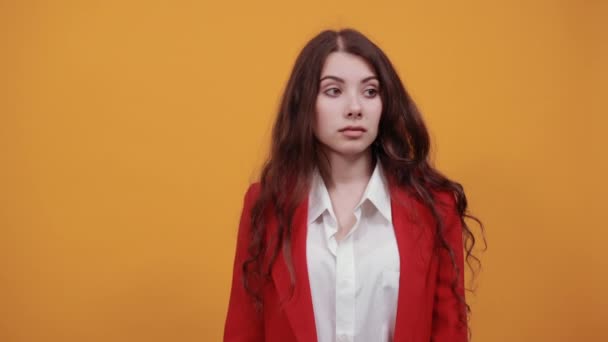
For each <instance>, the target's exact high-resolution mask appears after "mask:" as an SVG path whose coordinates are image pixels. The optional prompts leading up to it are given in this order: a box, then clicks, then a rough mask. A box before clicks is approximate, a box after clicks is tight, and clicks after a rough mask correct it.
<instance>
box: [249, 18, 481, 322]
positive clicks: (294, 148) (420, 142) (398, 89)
mask: <svg viewBox="0 0 608 342" xmlns="http://www.w3.org/2000/svg"><path fill="white" fill-rule="evenodd" d="M336 51H343V52H347V53H350V54H353V55H357V56H360V57H362V58H363V59H365V60H366V61H367V62H368V63H369V64H370V66H371V67H372V68H373V70H374V71H375V72H376V75H377V77H378V79H379V83H380V96H381V99H382V114H381V117H380V123H379V129H378V136H377V139H376V140H375V141H374V143H373V144H372V145H371V152H372V154H373V156H374V157H375V158H377V159H378V160H379V161H380V162H381V163H382V166H383V168H384V170H385V172H386V174H387V175H388V176H389V177H390V178H392V179H394V180H395V181H396V182H397V184H398V186H400V187H402V188H404V189H407V190H408V191H409V192H410V193H411V194H413V195H414V196H415V198H417V199H418V200H420V201H421V202H422V203H424V204H425V205H426V206H427V207H428V208H429V209H430V212H431V213H432V215H433V217H434V219H435V221H436V226H435V229H436V232H435V233H436V234H435V236H436V237H437V238H436V241H437V247H438V248H443V249H445V250H447V252H448V254H449V255H450V258H451V261H452V266H453V267H454V270H455V271H456V272H455V274H456V278H455V279H453V281H452V283H451V288H452V292H453V293H454V295H455V296H457V297H458V299H459V301H460V302H461V304H463V305H464V306H465V307H466V316H465V315H464V312H462V313H461V317H460V319H461V323H463V324H466V326H467V328H468V317H469V315H470V311H471V309H470V307H469V305H468V304H467V303H466V301H465V298H464V297H463V296H461V295H459V294H458V292H457V290H456V288H457V284H458V281H459V280H460V279H458V276H459V274H460V272H459V271H460V270H459V265H457V263H456V261H455V257H454V251H453V250H452V248H451V247H450V245H449V244H448V242H447V241H446V239H445V236H444V224H443V222H442V218H441V217H440V214H439V210H438V209H437V208H436V203H435V200H436V198H435V197H436V196H435V195H434V193H435V192H436V191H448V192H449V193H453V195H454V197H455V200H456V208H457V210H458V214H459V215H460V218H461V222H462V227H463V242H464V249H465V251H466V261H467V264H468V265H469V267H470V268H471V271H473V275H475V269H476V268H477V269H480V267H481V263H480V260H479V258H477V257H476V256H475V255H473V248H474V246H475V241H476V238H475V235H474V234H473V232H472V231H471V229H470V228H469V226H468V225H467V224H466V222H465V221H464V218H465V217H468V218H471V219H473V220H475V221H476V222H477V223H478V224H479V226H480V228H481V233H482V237H483V241H484V245H485V236H484V227H483V224H482V223H481V221H480V220H478V219H477V218H475V217H474V216H472V215H470V214H469V213H468V212H467V198H466V196H465V193H464V190H463V187H462V185H461V184H459V183H457V182H454V181H452V180H450V179H448V178H447V177H446V176H444V175H443V174H441V173H440V172H439V171H438V170H436V169H435V168H434V167H433V166H432V165H431V162H430V160H429V151H430V138H429V133H428V131H427V128H426V125H425V124H424V122H423V119H422V116H421V114H420V111H419V110H418V108H417V107H416V105H415V103H414V101H413V100H412V98H411V97H410V95H409V94H408V92H407V91H406V89H405V87H404V86H403V83H402V82H401V79H400V78H399V76H398V74H397V72H396V71H395V68H394V67H393V65H392V64H391V62H390V61H389V59H388V58H387V56H386V55H385V54H384V53H383V52H382V50H381V49H380V48H379V47H378V46H376V45H375V44H374V43H373V42H372V41H370V40H369V39H368V38H367V37H365V36H364V35H363V34H362V33H360V32H358V31H357V30H354V29H343V30H340V31H332V30H326V31H323V32H321V33H319V34H318V35H317V36H315V37H314V38H313V39H312V40H310V41H309V42H308V43H307V44H306V45H305V46H304V48H303V49H302V51H301V52H300V54H299V55H298V57H297V59H296V61H295V65H294V66H293V70H292V73H291V76H290V78H289V81H288V82H287V85H286V87H285V91H284V94H283V96H282V100H281V103H280V106H279V109H278V114H277V117H276V121H275V123H274V127H273V131H272V142H271V150H270V155H269V157H268V159H267V161H266V163H265V165H264V167H263V169H262V172H261V176H260V183H261V189H260V193H259V195H258V197H257V199H256V201H255V203H254V205H253V207H252V210H251V218H250V220H251V232H250V237H251V239H250V241H249V246H248V253H249V255H248V258H247V259H246V260H245V262H244V263H243V265H242V270H243V274H244V286H245V289H246V290H247V292H248V293H249V294H250V295H251V296H252V297H253V299H254V301H255V303H256V304H257V307H258V309H260V310H261V309H263V305H262V300H263V298H262V286H263V284H264V283H265V282H266V281H268V280H269V279H270V272H271V268H272V265H273V263H274V261H275V260H276V257H277V255H278V253H279V251H280V249H281V248H282V249H283V252H284V255H285V258H286V261H287V263H288V267H289V270H290V273H291V280H292V291H293V284H294V283H295V281H294V278H295V276H296V275H295V274H294V270H293V264H292V260H291V245H290V242H291V234H292V227H291V223H292V219H293V214H294V212H295V209H296V207H297V205H298V203H299V202H300V201H301V200H302V199H304V198H305V196H307V194H308V190H309V186H310V176H311V174H312V171H313V170H314V168H315V167H318V169H319V171H320V173H321V175H323V177H324V178H326V176H327V175H328V174H329V167H330V166H329V162H328V159H327V156H325V155H324V154H323V151H322V149H321V148H320V142H319V141H318V140H317V139H316V138H315V136H314V134H313V125H314V120H315V103H316V98H317V94H318V92H319V78H320V77H321V71H322V68H323V65H324V62H325V59H326V58H327V56H328V55H329V54H330V53H332V52H336ZM375 158H373V159H372V160H376V159H375ZM326 179H327V178H326ZM269 211H270V212H272V214H273V215H274V216H275V217H276V220H277V223H278V224H277V225H278V228H277V231H276V234H274V235H275V236H272V237H268V236H267V231H266V228H267V225H266V223H267V219H268V216H267V213H268V212H269ZM473 264H475V266H478V267H473ZM469 291H470V290H469ZM292 293H293V292H292ZM469 334H470V329H469Z"/></svg>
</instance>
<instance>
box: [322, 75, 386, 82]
mask: <svg viewBox="0 0 608 342" xmlns="http://www.w3.org/2000/svg"><path fill="white" fill-rule="evenodd" d="M327 79H331V80H334V81H337V82H340V83H344V80H343V79H341V78H340V77H337V76H332V75H327V76H323V77H322V78H321V80H319V83H320V82H323V80H327ZM373 79H375V80H376V81H378V77H376V76H368V77H366V78H364V79H362V80H361V83H365V82H368V81H371V80H373Z"/></svg>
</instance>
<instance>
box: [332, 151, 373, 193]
mask: <svg viewBox="0 0 608 342" xmlns="http://www.w3.org/2000/svg"><path fill="white" fill-rule="evenodd" d="M328 158H329V164H330V165H331V168H330V170H329V177H331V179H329V180H326V183H327V186H328V190H330V191H333V190H336V189H341V188H344V187H349V186H352V185H353V184H367V182H368V181H369V179H370V177H371V175H372V172H373V168H374V161H373V160H372V154H371V151H370V150H369V149H368V150H366V151H365V152H363V153H360V154H358V155H351V156H346V155H342V154H337V153H335V152H333V153H332V152H330V153H328Z"/></svg>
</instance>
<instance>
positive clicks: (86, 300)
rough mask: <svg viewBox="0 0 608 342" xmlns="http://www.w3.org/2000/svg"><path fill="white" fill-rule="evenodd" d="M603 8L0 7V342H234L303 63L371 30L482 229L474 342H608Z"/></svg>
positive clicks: (380, 4) (358, 4)
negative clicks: (253, 246)
mask: <svg viewBox="0 0 608 342" xmlns="http://www.w3.org/2000/svg"><path fill="white" fill-rule="evenodd" d="M606 18H608V6H607V2H605V1H599V0H598V1H549V0H542V1H541V0H538V1H481V0H479V1H459V2H456V1H443V2H439V3H438V2H429V1H422V0H420V1H392V2H391V1H333V2H326V1H306V2H300V3H297V4H296V3H291V2H286V1H262V2H257V1H255V2H254V1H241V2H239V3H233V2H219V1H213V2H211V1H208V2H207V1H164V2H163V1H59V0H57V1H12V2H11V1H0V43H1V45H0V46H1V48H2V53H0V162H1V164H0V341H3V342H21V341H45V342H47V341H62V342H71V341H147V342H153V341H219V340H220V339H221V334H222V329H223V322H224V317H225V313H226V305H227V300H228V294H229V282H230V278H231V272H232V269H231V267H232V260H233V259H232V258H233V252H234V243H235V236H236V225H237V222H238V216H239V214H240V210H241V205H242V199H243V194H244V191H245V189H246V188H247V184H248V183H249V182H250V181H252V180H254V179H255V175H256V172H257V171H258V170H259V166H260V162H261V160H262V158H263V157H264V155H265V152H266V148H267V145H268V139H269V133H270V126H271V123H272V120H273V117H274V114H275V110H276V107H277V104H278V101H279V96H280V93H281V91H282V88H283V86H284V84H285V82H286V80H287V78H288V76H289V72H290V68H291V66H292V65H293V62H294V60H295V57H296V54H297V53H298V52H299V50H300V49H301V48H302V46H303V45H304V43H305V42H306V41H307V40H308V39H310V38H312V36H313V35H315V34H316V33H318V32H319V31H320V30H321V29H324V28H340V27H345V26H352V27H355V28H357V29H359V30H361V31H362V32H364V33H365V34H367V35H368V36H369V37H370V38H372V39H373V40H375V41H376V42H377V43H378V44H379V45H380V46H381V47H382V48H383V49H384V50H385V52H386V53H387V54H388V55H389V57H390V58H391V59H392V61H393V62H394V64H395V65H396V67H397V69H398V71H399V72H400V74H401V76H402V77H403V80H404V82H405V84H406V87H408V89H409V90H410V91H411V93H412V95H413V96H414V98H415V99H416V101H417V102H418V104H419V105H420V108H421V110H422V111H423V113H424V115H425V118H426V120H427V122H428V125H429V127H430V130H431V134H432V137H433V139H434V148H435V150H434V151H435V153H434V158H435V160H436V164H437V166H438V167H439V168H440V169H441V170H443V171H444V172H445V173H446V174H448V176H450V177H451V178H453V179H455V180H457V181H460V182H461V183H462V184H463V185H464V186H465V190H466V191H467V194H468V197H469V203H470V208H471V210H472V212H473V213H474V214H476V215H477V216H479V217H480V218H481V219H482V220H483V221H484V223H485V224H486V226H487V229H488V238H489V242H490V246H489V248H490V249H489V251H488V252H487V253H486V254H484V255H483V262H484V271H483V273H482V275H481V277H480V278H479V279H478V282H477V284H478V291H477V294H476V296H474V297H473V296H471V297H470V300H471V302H472V303H473V310H474V314H473V333H474V340H475V341H492V342H498V341H509V342H511V341H518V342H522V341H523V342H528V341H529V342H535V341H552V342H553V341H608V332H607V330H606V327H605V323H606V320H607V319H608V292H607V291H606V289H607V288H608V271H607V270H608V262H607V254H606V252H605V250H606V247H605V246H606V241H607V240H608V232H607V231H608V229H607V228H608V225H607V224H606V222H607V221H606V218H605V217H604V216H605V214H606V212H607V210H606V209H608V208H607V205H606V202H607V198H606V193H607V190H608V189H607V186H606V184H607V182H606V179H605V177H606V175H608V172H607V171H608V170H607V166H608V159H607V155H608V154H607V153H606V151H605V148H606V147H607V146H608V144H607V143H608V138H607V137H606V136H607V135H608V133H607V129H608V119H607V118H606V113H607V109H608V106H607V105H606V103H605V97H606V95H607V94H608V91H607V90H608V89H607V88H608V84H607V80H608V70H607V64H606V61H607V60H608V48H607V45H606V44H607V42H608V39H607V37H608V26H607V25H606V23H607V21H606Z"/></svg>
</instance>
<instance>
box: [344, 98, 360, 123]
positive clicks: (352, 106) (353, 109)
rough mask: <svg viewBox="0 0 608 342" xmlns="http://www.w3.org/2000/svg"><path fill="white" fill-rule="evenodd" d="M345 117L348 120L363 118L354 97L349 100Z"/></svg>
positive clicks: (357, 101) (356, 99)
mask: <svg viewBox="0 0 608 342" xmlns="http://www.w3.org/2000/svg"><path fill="white" fill-rule="evenodd" d="M347 116H348V118H353V117H356V118H360V117H361V116H363V113H362V112H361V104H360V103H359V99H358V98H357V96H356V95H355V96H352V97H351V98H350V103H349V107H348V114H347Z"/></svg>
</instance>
